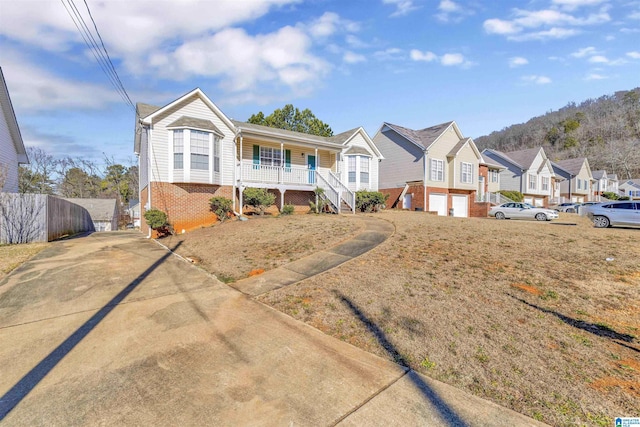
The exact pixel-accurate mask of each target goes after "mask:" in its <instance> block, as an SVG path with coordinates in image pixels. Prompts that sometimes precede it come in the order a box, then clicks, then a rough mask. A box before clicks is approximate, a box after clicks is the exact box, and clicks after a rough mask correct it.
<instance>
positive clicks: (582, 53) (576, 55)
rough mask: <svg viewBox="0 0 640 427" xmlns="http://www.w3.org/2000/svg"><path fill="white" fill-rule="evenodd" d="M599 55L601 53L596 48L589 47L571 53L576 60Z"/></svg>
mask: <svg viewBox="0 0 640 427" xmlns="http://www.w3.org/2000/svg"><path fill="white" fill-rule="evenodd" d="M599 53H600V52H599V51H597V50H596V48H595V47H593V46H589V47H584V48H582V49H578V50H576V51H575V52H573V53H571V56H573V57H574V58H584V57H585V56H591V55H597V54H599Z"/></svg>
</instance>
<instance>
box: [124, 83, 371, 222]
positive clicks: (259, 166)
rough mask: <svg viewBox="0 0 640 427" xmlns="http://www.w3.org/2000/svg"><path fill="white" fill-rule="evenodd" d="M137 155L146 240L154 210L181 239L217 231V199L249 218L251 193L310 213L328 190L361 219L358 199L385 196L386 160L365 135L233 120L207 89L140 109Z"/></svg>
mask: <svg viewBox="0 0 640 427" xmlns="http://www.w3.org/2000/svg"><path fill="white" fill-rule="evenodd" d="M134 151H135V153H136V154H137V155H138V156H139V170H140V203H141V210H142V212H141V214H142V217H143V218H142V223H141V229H142V231H143V232H148V231H149V230H148V227H147V226H146V223H145V221H144V211H146V210H148V209H150V208H152V207H153V208H157V209H160V210H162V211H164V212H165V213H166V214H167V215H168V217H169V221H170V223H171V224H172V225H173V227H174V230H175V231H176V232H182V231H183V230H185V231H187V230H190V229H193V228H197V227H201V226H204V225H210V224H212V223H214V222H215V221H216V217H215V214H213V213H212V212H211V210H210V207H209V199H211V198H212V197H214V196H222V197H226V198H228V199H231V200H233V209H234V211H235V212H236V213H237V214H240V215H241V214H243V213H244V203H243V191H244V189H246V188H248V187H257V188H265V189H267V190H268V191H270V192H272V193H274V195H276V200H277V207H278V208H282V207H283V206H284V205H285V204H290V205H294V207H295V209H296V210H298V211H305V212H306V211H308V210H309V201H310V200H313V199H315V196H314V190H315V189H316V187H320V188H322V189H323V190H324V196H323V197H324V198H325V200H326V201H327V203H328V204H329V206H331V208H332V209H333V210H334V211H335V212H344V211H346V212H354V210H355V191H358V190H377V188H378V163H379V161H380V160H381V159H382V156H381V154H380V152H379V151H378V149H377V148H376V146H375V145H374V144H373V141H372V140H371V138H370V137H369V136H368V135H367V133H366V132H365V130H364V129H363V128H361V127H358V128H354V129H352V130H350V131H347V132H343V133H340V134H338V135H334V136H332V137H321V136H315V135H308V134H303V133H299V132H292V131H287V130H282V129H274V128H270V127H266V126H260V125H255V124H250V123H244V122H240V121H236V120H231V119H229V118H228V117H227V116H226V115H225V114H224V113H223V112H222V111H221V110H220V109H219V108H218V107H217V106H216V105H215V104H214V103H213V102H212V101H211V100H210V99H209V98H208V97H207V96H206V95H205V94H204V93H203V92H202V91H201V90H200V89H194V90H193V91H191V92H189V93H187V94H185V95H184V96H182V97H180V98H178V99H176V100H175V101H172V102H170V103H169V104H167V105H165V106H162V107H160V106H153V105H148V104H142V103H139V104H137V118H136V131H135V141H134Z"/></svg>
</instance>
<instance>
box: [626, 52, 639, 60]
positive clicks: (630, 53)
mask: <svg viewBox="0 0 640 427" xmlns="http://www.w3.org/2000/svg"><path fill="white" fill-rule="evenodd" d="M627 56H628V57H629V58H633V59H640V52H638V51H633V52H627Z"/></svg>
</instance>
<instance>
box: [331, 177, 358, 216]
mask: <svg viewBox="0 0 640 427" xmlns="http://www.w3.org/2000/svg"><path fill="white" fill-rule="evenodd" d="M328 181H329V184H330V185H331V186H332V187H333V188H335V189H336V190H337V191H338V197H339V198H340V199H342V200H344V201H345V203H346V204H347V205H349V207H350V208H351V210H355V208H356V194H355V193H354V192H353V191H351V190H349V188H347V186H346V185H344V184H343V183H342V181H340V179H338V177H337V176H335V175H334V174H333V172H331V171H329V176H328Z"/></svg>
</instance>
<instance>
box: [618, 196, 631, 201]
mask: <svg viewBox="0 0 640 427" xmlns="http://www.w3.org/2000/svg"><path fill="white" fill-rule="evenodd" d="M618 200H631V198H630V197H629V196H620V197H618Z"/></svg>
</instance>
